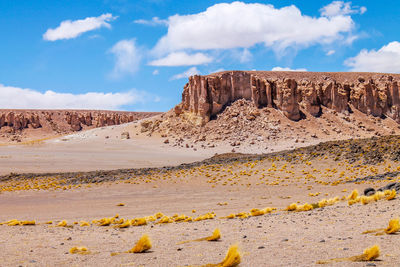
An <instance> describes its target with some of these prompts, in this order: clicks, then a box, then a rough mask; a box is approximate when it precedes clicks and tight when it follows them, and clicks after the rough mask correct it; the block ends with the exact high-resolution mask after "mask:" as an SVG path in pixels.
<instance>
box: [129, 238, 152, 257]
mask: <svg viewBox="0 0 400 267" xmlns="http://www.w3.org/2000/svg"><path fill="white" fill-rule="evenodd" d="M149 249H151V241H150V238H149V236H148V235H146V234H144V235H142V237H141V238H140V239H139V240H138V242H137V243H136V245H135V246H134V247H133V248H132V249H130V250H128V252H129V253H143V252H146V251H148V250H149Z"/></svg>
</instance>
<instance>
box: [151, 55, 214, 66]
mask: <svg viewBox="0 0 400 267" xmlns="http://www.w3.org/2000/svg"><path fill="white" fill-rule="evenodd" d="M212 61H213V58H211V57H209V56H207V55H206V54H203V53H195V54H187V53H185V52H172V53H170V54H169V55H167V56H166V57H164V58H160V59H156V60H153V61H151V62H150V63H149V65H151V66H193V65H203V64H207V63H210V62H212Z"/></svg>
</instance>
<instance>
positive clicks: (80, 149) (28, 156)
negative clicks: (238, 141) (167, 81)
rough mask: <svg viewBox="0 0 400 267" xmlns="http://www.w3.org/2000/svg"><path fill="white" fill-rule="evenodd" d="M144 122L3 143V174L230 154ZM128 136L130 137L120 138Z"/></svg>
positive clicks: (284, 145)
mask: <svg viewBox="0 0 400 267" xmlns="http://www.w3.org/2000/svg"><path fill="white" fill-rule="evenodd" d="M140 129H141V127H140V121H138V122H132V123H127V124H123V125H117V126H108V127H102V128H96V129H92V130H87V131H82V132H79V133H74V134H71V135H67V136H62V137H57V138H53V139H49V140H44V141H40V142H39V141H38V142H35V141H32V142H27V143H25V144H20V145H15V144H14V145H0V175H4V174H9V173H12V172H13V173H39V172H40V173H45V172H75V171H93V170H113V169H121V168H144V167H163V166H176V165H179V164H181V163H190V162H195V161H201V160H204V159H206V158H209V157H212V156H213V155H215V153H219V154H221V153H228V152H231V151H232V146H230V145H229V143H227V144H220V145H219V146H218V147H215V148H207V149H205V148H202V147H201V146H200V145H195V146H194V147H193V148H185V147H179V146H173V145H171V144H165V143H164V141H165V139H166V138H162V137H160V136H159V135H153V136H151V137H148V136H146V135H145V134H142V133H140ZM123 132H129V133H130V139H121V133H123ZM317 143H319V140H316V139H315V140H308V141H307V142H304V143H295V142H294V140H291V141H287V140H282V142H275V141H271V142H270V144H268V146H267V147H266V146H250V145H249V146H242V147H236V148H235V151H236V152H241V153H267V152H271V151H280V150H284V149H289V148H295V147H301V146H307V145H311V144H317Z"/></svg>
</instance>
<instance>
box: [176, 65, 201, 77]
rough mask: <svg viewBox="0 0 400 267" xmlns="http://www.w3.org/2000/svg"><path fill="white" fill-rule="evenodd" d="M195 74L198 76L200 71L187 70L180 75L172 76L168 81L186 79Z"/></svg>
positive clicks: (193, 68)
mask: <svg viewBox="0 0 400 267" xmlns="http://www.w3.org/2000/svg"><path fill="white" fill-rule="evenodd" d="M196 74H200V71H199V70H198V69H197V68H196V67H191V68H190V69H188V70H186V71H184V72H182V73H179V74H176V75H174V76H172V77H171V79H170V80H178V79H183V78H188V77H190V76H193V75H196Z"/></svg>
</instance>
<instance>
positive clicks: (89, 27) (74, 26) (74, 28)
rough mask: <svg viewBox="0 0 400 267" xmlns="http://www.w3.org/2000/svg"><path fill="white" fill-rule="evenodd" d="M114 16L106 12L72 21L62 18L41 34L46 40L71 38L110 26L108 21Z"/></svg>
mask: <svg viewBox="0 0 400 267" xmlns="http://www.w3.org/2000/svg"><path fill="white" fill-rule="evenodd" d="M116 18H117V17H113V16H112V15H111V14H109V13H107V14H103V15H101V16H98V17H87V18H85V19H80V20H74V21H71V20H64V21H62V22H61V24H60V26H58V27H57V28H54V29H48V30H47V31H46V32H45V33H44V34H43V39H44V40H46V41H57V40H61V39H73V38H76V37H78V36H79V35H81V34H83V33H85V32H88V31H93V30H95V29H98V28H101V27H106V28H111V25H110V24H109V23H108V22H110V21H113V20H114V19H116Z"/></svg>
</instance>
